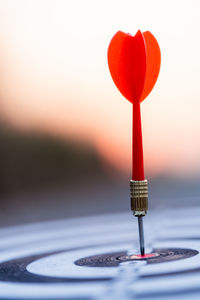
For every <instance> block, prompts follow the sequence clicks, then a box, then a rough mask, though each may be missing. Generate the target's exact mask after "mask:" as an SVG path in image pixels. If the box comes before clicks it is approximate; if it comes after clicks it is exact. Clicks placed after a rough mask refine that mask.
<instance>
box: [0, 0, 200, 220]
mask: <svg viewBox="0 0 200 300" xmlns="http://www.w3.org/2000/svg"><path fill="white" fill-rule="evenodd" d="M138 29H141V30H142V31H146V30H150V31H151V32H152V33H153V34H154V35H155V37H156V38H157V40H158V42H159V44H160V47H161V54H162V65H161V72H160V75H159V78H158V82H157V84H156V86H155V88H154V89H153V91H152V93H151V94H150V96H149V97H148V98H147V99H146V100H145V101H144V102H143V103H142V119H143V140H144V157H145V174H146V177H147V178H148V179H149V181H150V207H151V208H152V209H160V208H163V207H166V206H170V207H176V206H182V205H188V204H189V205H198V203H199V200H200V199H199V195H200V187H199V179H200V155H199V153H200V139H199V129H200V118H199V109H200V84H199V78H200V58H199V53H200V2H199V1H195V0H191V1H184V0H181V1H180V0H176V1H170V0H169V1H167V2H163V1H159V0H157V1H156V0H152V1H148V0H146V1H145V0H141V1H133V0H130V1H127V0H124V1H117V0H110V1H105V0H104V1H103V0H102V1H97V0H84V1H81V0H80V1H78V0H73V1H72V0H71V1H70V0H1V1H0V197H1V200H0V226H8V225H13V224H21V223H26V222H36V221H41V220H49V219H57V218H67V217H75V216H77V217H78V216H81V215H89V214H98V213H110V212H116V211H126V210H129V179H130V176H131V126H132V125H131V123H132V122H131V118H132V116H131V113H132V109H131V104H130V103H129V102H128V101H127V100H125V99H124V98H123V97H122V96H121V94H120V93H119V92H118V90H117V89H116V87H115V86H114V84H113V82H112V79H111V76H110V74H109V71H108V67H107V57H106V55H107V47H108V44H109V41H110V39H111V37H112V36H113V34H114V33H115V32H116V31H118V30H122V31H125V32H130V33H131V34H133V35H134V34H135V33H136V31H137V30H138ZM188 197H189V201H188Z"/></svg>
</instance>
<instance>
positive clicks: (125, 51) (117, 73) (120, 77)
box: [108, 30, 161, 103]
mask: <svg viewBox="0 0 200 300" xmlns="http://www.w3.org/2000/svg"><path fill="white" fill-rule="evenodd" d="M160 63H161V53H160V47H159V45H158V42H157V41H156V39H155V37H154V36H153V35H152V33H151V32H149V31H146V32H144V33H142V32H141V31H140V30H138V32H137V33H136V35H135V36H132V35H131V34H129V33H124V32H122V31H118V32H117V33H116V34H115V35H114V36H113V38H112V40H111V42H110V44H109V47H108V66H109V70H110V73H111V76H112V79H113V81H114V83H115V85H116V86H117V88H118V89H119V91H120V92H121V94H122V95H123V96H124V97H125V98H126V99H127V100H129V101H130V102H131V103H137V102H141V101H143V100H144V99H145V98H146V97H147V96H148V95H149V93H150V92H151V90H152V89H153V87H154V85H155V83H156V80H157V78H158V74H159V71H160Z"/></svg>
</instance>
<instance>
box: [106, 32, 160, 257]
mask: <svg viewBox="0 0 200 300" xmlns="http://www.w3.org/2000/svg"><path fill="white" fill-rule="evenodd" d="M160 61H161V54H160V48H159V45H158V42H157V41H156V39H155V37H154V36H153V35H152V34H151V33H150V32H149V31H146V32H144V33H142V32H141V31H140V30H138V32H137V33H136V35H135V36H132V35H131V34H129V33H124V32H122V31H118V32H117V33H116V34H115V35H114V36H113V38H112V40H111V42H110V44H109V47H108V66H109V69H110V73H111V76H112V79H113V81H114V83H115V85H116V86H117V88H118V89H119V91H120V92H121V94H122V95H123V96H124V97H125V98H126V99H127V100H129V101H130V102H131V103H132V104H133V152H132V180H131V181H130V186H131V209H132V211H133V214H134V215H135V216H136V217H138V227H139V239H140V252H141V255H142V256H144V253H145V250H144V232H143V222H142V217H143V216H145V214H146V212H147V209H148V183H147V180H145V177H144V164H143V146H142V127H141V116H140V102H141V101H143V100H144V99H145V98H146V97H147V96H148V95H149V93H150V92H151V90H152V89H153V87H154V85H155V83H156V80H157V78H158V74H159V71H160Z"/></svg>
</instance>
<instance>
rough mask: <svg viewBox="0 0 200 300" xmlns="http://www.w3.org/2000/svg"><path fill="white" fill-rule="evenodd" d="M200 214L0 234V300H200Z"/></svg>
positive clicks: (62, 223) (113, 218)
mask: <svg viewBox="0 0 200 300" xmlns="http://www.w3.org/2000/svg"><path fill="white" fill-rule="evenodd" d="M199 216H200V209H199V208H195V207H194V208H182V209H178V210H177V209H176V210H165V211H152V212H150V213H148V215H147V216H146V217H145V218H144V229H145V244H146V253H148V254H149V256H147V257H146V258H141V257H140V256H139V255H138V254H139V245H138V231H137V219H136V218H135V217H133V216H132V215H131V213H130V212H127V213H118V214H107V215H97V216H92V217H91V216H90V217H84V218H74V219H67V220H58V221H50V222H42V223H36V224H30V225H23V226H17V227H9V228H6V229H2V230H1V231H0V240H1V242H0V299H10V300H11V299H13V300H14V299H27V300H32V299H39V300H40V299H55V300H59V299H66V300H67V299H76V300H77V299H88V300H89V299H121V300H126V299H140V300H141V299H146V300H150V299H159V300H160V299H161V300H162V299H169V300H170V299H176V300H177V299H200V256H199V251H200V217H199Z"/></svg>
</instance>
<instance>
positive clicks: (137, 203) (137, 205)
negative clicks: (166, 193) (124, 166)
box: [130, 179, 148, 217]
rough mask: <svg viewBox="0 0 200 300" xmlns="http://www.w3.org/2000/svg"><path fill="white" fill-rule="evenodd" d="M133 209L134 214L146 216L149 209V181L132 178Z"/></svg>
mask: <svg viewBox="0 0 200 300" xmlns="http://www.w3.org/2000/svg"><path fill="white" fill-rule="evenodd" d="M130 193H131V210H132V211H133V214H134V216H136V217H139V216H145V215H146V213H147V210H148V181H147V180H146V179H145V180H140V181H136V180H130Z"/></svg>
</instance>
